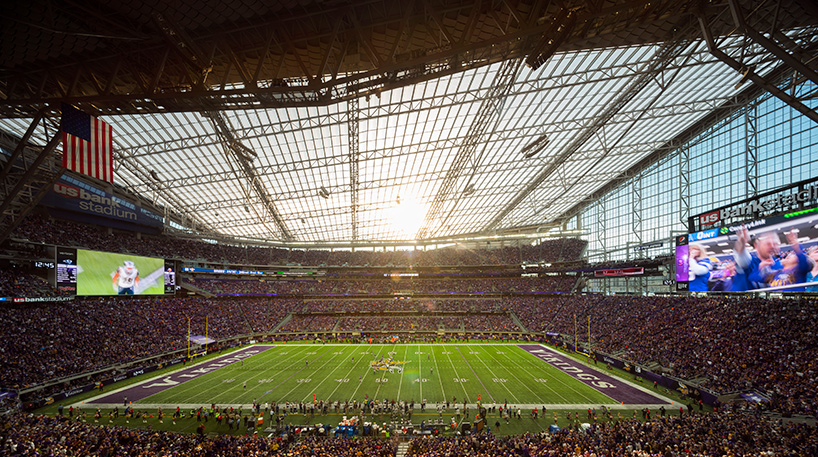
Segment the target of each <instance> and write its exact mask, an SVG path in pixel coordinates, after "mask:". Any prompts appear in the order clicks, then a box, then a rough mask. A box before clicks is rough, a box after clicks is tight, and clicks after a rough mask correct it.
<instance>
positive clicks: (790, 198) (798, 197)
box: [719, 184, 818, 220]
mask: <svg viewBox="0 0 818 457" xmlns="http://www.w3.org/2000/svg"><path fill="white" fill-rule="evenodd" d="M815 200H818V184H813V185H811V186H809V188H807V189H804V190H800V191H797V192H792V193H789V194H779V195H777V196H775V197H774V198H770V199H767V200H758V199H756V200H750V201H749V202H747V204H745V205H744V206H737V207H735V208H724V209H722V210H721V211H719V218H720V219H721V220H725V219H728V218H736V217H746V218H754V216H755V215H756V214H759V213H761V212H766V211H773V210H778V209H784V208H789V207H792V206H796V205H798V204H802V203H807V202H810V201H815Z"/></svg>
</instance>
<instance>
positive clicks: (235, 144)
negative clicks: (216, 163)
mask: <svg viewBox="0 0 818 457" xmlns="http://www.w3.org/2000/svg"><path fill="white" fill-rule="evenodd" d="M202 115H203V116H205V117H206V118H208V119H209V120H210V122H211V123H212V124H213V128H215V129H216V133H217V134H218V135H219V138H220V139H221V141H222V145H223V146H224V153H225V155H226V156H227V158H228V160H230V159H232V160H234V161H235V162H236V163H237V164H238V166H239V170H238V172H237V174H238V175H239V176H242V177H243V178H244V179H245V180H246V181H247V183H248V185H249V187H250V188H249V189H245V194H246V195H245V197H246V198H247V200H248V201H249V200H250V191H251V190H252V192H253V193H255V194H256V197H257V198H258V199H259V200H260V201H261V202H262V203H263V206H264V209H265V210H266V212H267V213H268V214H269V215H270V217H271V218H272V219H273V221H274V222H275V224H276V226H277V227H278V231H279V233H278V235H280V236H281V239H282V240H284V241H292V240H294V239H295V238H294V237H293V235H292V233H291V232H290V230H289V229H288V228H287V224H286V223H285V222H284V219H283V218H282V217H281V215H280V214H279V212H278V209H277V208H276V206H275V204H274V203H273V199H272V197H270V195H269V193H268V192H267V189H266V188H265V187H264V184H263V183H262V182H261V179H260V178H259V176H258V174H257V173H256V170H255V168H254V167H253V164H252V161H253V160H254V159H255V158H256V157H257V155H256V153H255V151H253V150H252V149H250V148H248V147H247V146H245V145H244V144H242V142H241V141H239V140H238V139H237V138H236V137H235V135H234V133H233V128H232V125H231V124H230V121H229V120H228V119H227V117H225V116H224V115H223V114H222V113H221V112H219V111H210V112H206V113H202ZM234 171H235V170H234Z"/></svg>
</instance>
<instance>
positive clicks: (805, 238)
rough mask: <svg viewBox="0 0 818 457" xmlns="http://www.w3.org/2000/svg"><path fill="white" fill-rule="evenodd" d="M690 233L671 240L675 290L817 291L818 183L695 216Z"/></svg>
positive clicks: (789, 187)
mask: <svg viewBox="0 0 818 457" xmlns="http://www.w3.org/2000/svg"><path fill="white" fill-rule="evenodd" d="M689 228H690V233H688V234H687V235H680V236H678V237H676V240H675V246H676V285H677V286H676V289H677V290H680V291H684V290H689V291H692V292H713V291H727V292H744V291H783V292H818V277H816V276H818V267H816V266H815V265H816V264H818V179H815V180H810V181H802V182H800V183H796V184H794V185H792V186H787V187H784V188H781V189H778V190H775V191H773V192H768V193H765V194H762V195H759V196H757V197H755V198H751V199H747V200H743V201H740V202H737V203H734V204H732V205H728V206H724V207H721V208H717V209H714V210H710V211H708V212H705V213H702V214H698V215H695V216H693V217H691V218H690V220H689ZM813 282H814V284H812V283H813Z"/></svg>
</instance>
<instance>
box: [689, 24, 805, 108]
mask: <svg viewBox="0 0 818 457" xmlns="http://www.w3.org/2000/svg"><path fill="white" fill-rule="evenodd" d="M698 19H699V25H700V26H701V29H702V33H703V34H704V39H705V41H706V42H707V47H708V48H709V49H710V54H713V56H715V57H716V58H717V59H719V60H721V61H722V62H724V63H726V64H727V65H729V66H731V67H733V69H735V70H736V71H737V72H739V73H746V78H747V79H749V80H750V81H752V82H753V83H755V84H756V85H758V86H760V87H763V88H764V89H765V90H767V92H769V93H770V94H772V95H774V96H775V97H777V98H778V99H779V100H781V101H783V102H784V103H786V104H788V105H790V107H792V108H793V109H794V110H796V111H798V112H799V113H801V114H803V115H804V116H806V117H808V118H809V119H811V120H812V121H813V122H815V123H818V112H815V110H812V109H810V108H809V107H808V106H807V105H805V104H803V103H801V101H800V100H798V99H797V98H795V97H793V96H792V95H790V94H788V93H787V92H786V91H784V90H782V89H779V88H778V86H776V85H775V84H773V83H771V82H770V81H768V80H767V79H766V78H764V77H762V76H760V75H758V74H756V72H755V71H753V69H752V68H745V67H744V66H743V65H742V64H741V62H738V61H737V60H735V59H733V58H732V57H730V56H729V55H727V53H725V52H724V51H722V50H721V49H719V47H718V45H717V44H716V40H715V39H714V38H713V31H712V30H711V29H710V23H709V21H708V20H707V17H705V15H704V14H699V16H698Z"/></svg>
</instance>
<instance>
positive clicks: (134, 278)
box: [114, 260, 139, 295]
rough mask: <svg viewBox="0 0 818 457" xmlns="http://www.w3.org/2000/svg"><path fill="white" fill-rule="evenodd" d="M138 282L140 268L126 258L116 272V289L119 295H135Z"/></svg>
mask: <svg viewBox="0 0 818 457" xmlns="http://www.w3.org/2000/svg"><path fill="white" fill-rule="evenodd" d="M138 284H139V270H137V269H136V267H135V266H134V264H133V262H131V261H130V260H126V261H125V263H124V264H123V265H122V266H121V267H119V268H117V269H116V273H114V290H116V291H117V293H118V294H119V295H133V294H134V293H135V288H136V286H137V285H138Z"/></svg>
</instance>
